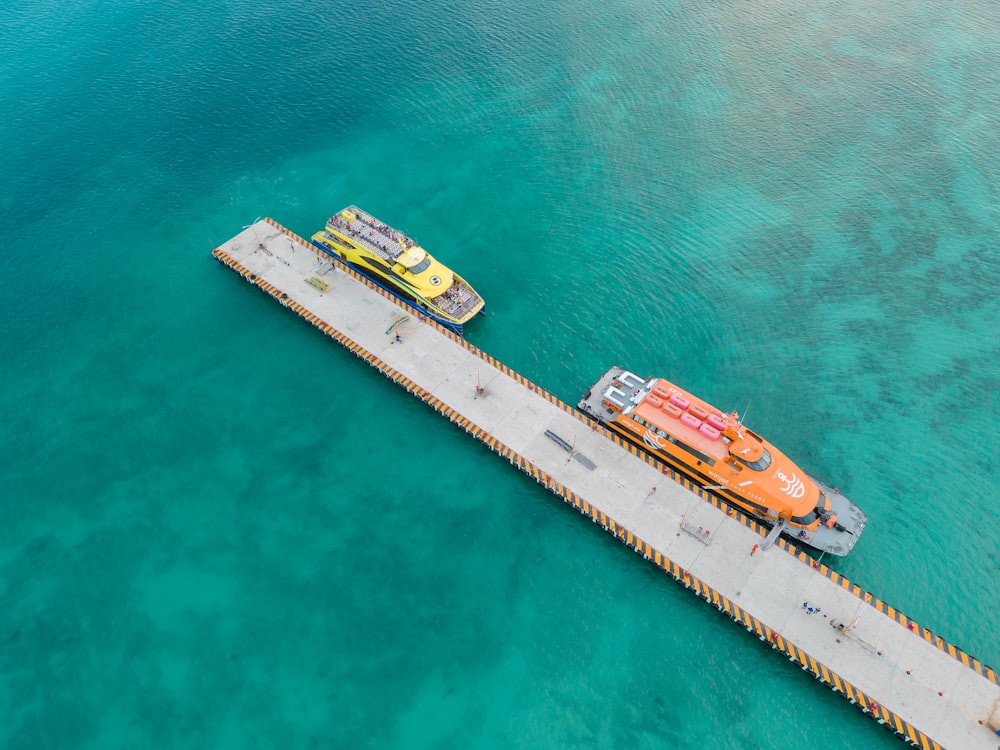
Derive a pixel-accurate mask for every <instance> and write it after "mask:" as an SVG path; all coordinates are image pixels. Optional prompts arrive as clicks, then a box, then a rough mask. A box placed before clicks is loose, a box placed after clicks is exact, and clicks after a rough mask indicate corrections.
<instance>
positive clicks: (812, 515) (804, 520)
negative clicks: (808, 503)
mask: <svg viewBox="0 0 1000 750" xmlns="http://www.w3.org/2000/svg"><path fill="white" fill-rule="evenodd" d="M817 518H819V514H818V513H817V512H816V511H815V510H811V511H809V512H808V513H806V514H805V515H804V516H792V523H799V524H802V525H803V526H808V525H809V524H811V523H812V522H813V521H815V520H816V519H817Z"/></svg>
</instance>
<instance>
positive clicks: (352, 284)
mask: <svg viewBox="0 0 1000 750" xmlns="http://www.w3.org/2000/svg"><path fill="white" fill-rule="evenodd" d="M213 254H214V256H215V257H216V258H217V259H218V260H219V261H220V262H222V263H223V264H225V265H226V266H228V267H229V268H231V269H232V270H234V271H235V272H237V273H238V274H239V275H240V276H242V277H243V278H244V279H245V280H247V281H248V282H250V283H251V284H253V285H255V286H256V287H258V288H259V289H260V290H261V291H263V292H265V293H266V294H268V295H269V296H271V297H273V298H274V299H275V300H276V301H277V302H279V303H280V304H282V305H283V306H285V307H287V308H288V309H290V310H291V311H293V312H294V313H296V314H297V315H299V316H301V317H302V318H304V319H305V320H306V321H307V322H309V323H311V324H312V325H313V326H315V327H316V328H318V329H319V330H320V331H322V332H323V333H324V334H326V335H327V336H329V337H330V338H332V339H333V340H334V341H336V342H337V343H338V344H340V345H341V346H343V347H344V348H345V349H347V350H348V351H350V352H352V353H353V354H355V355H356V356H358V357H359V358H360V359H362V360H363V361H365V362H366V363H368V364H369V365H371V366H372V367H373V368H375V369H376V370H378V371H379V372H381V373H382V374H383V375H385V376H386V377H388V378H389V379H391V380H392V381H393V382H395V383H397V384H398V385H400V386H401V387H402V388H404V389H405V390H406V391H407V392H409V393H411V394H413V395H414V396H415V397H417V398H419V399H421V400H422V401H423V402H425V403H426V404H427V405H428V406H430V407H431V408H432V409H434V410H435V411H437V412H438V413H440V414H441V415H443V416H445V417H446V418H448V419H449V420H450V421H452V422H453V423H454V424H456V425H457V426H459V427H460V428H461V429H463V430H465V431H466V432H468V433H469V434H470V435H472V436H473V437H475V438H476V439H477V440H479V441H480V442H482V443H483V444H484V445H486V446H487V447H488V448H489V449H490V450H492V451H494V452H495V453H497V454H498V455H500V456H501V457H503V458H504V459H505V460H507V461H509V462H510V463H511V464H513V465H514V466H516V467H517V468H518V469H520V470H521V471H523V472H525V473H526V474H528V475H529V476H531V477H532V478H534V479H535V480H536V481H538V482H539V483H540V484H542V485H543V486H545V487H546V488H547V489H549V490H550V491H551V492H553V493H554V494H556V495H558V496H559V497H561V498H562V499H563V500H564V501H565V502H567V503H569V504H570V505H571V506H573V507H574V508H576V509H577V510H578V511H579V512H580V513H581V514H582V515H584V516H586V517H588V518H590V519H591V520H592V521H593V522H594V523H598V524H600V525H601V526H602V527H603V528H604V529H606V530H607V531H608V532H609V533H611V534H612V535H614V536H615V537H616V538H617V539H619V540H620V541H621V542H623V543H624V544H626V545H627V546H628V547H630V548H631V549H633V550H634V551H636V552H637V553H639V554H640V555H642V556H643V557H644V558H645V559H647V560H648V561H649V562H650V563H651V564H653V565H656V566H657V567H658V568H660V569H662V570H663V571H664V572H665V573H667V574H668V575H669V576H671V577H672V578H673V579H674V580H676V581H677V582H678V583H680V584H682V585H684V586H685V587H686V588H688V589H690V590H691V591H693V592H694V593H695V594H697V595H698V596H699V597H701V598H702V599H704V600H705V601H707V602H709V603H710V604H711V605H713V606H714V607H716V608H717V609H718V610H719V611H721V612H723V613H725V614H726V615H727V616H728V617H730V618H731V619H733V620H734V621H736V622H737V623H739V624H740V625H741V626H743V627H744V628H746V629H747V630H748V631H749V632H751V633H753V634H754V635H755V636H756V637H758V638H759V639H761V640H763V641H766V642H768V643H770V644H771V646H772V648H774V649H775V650H776V651H779V652H781V653H782V654H784V655H785V656H786V657H787V658H788V659H790V660H792V661H793V662H795V663H797V664H799V665H801V667H802V669H803V670H805V671H807V672H809V673H810V674H811V675H812V676H813V677H814V678H815V679H817V680H820V681H822V682H823V683H824V684H826V685H828V686H829V687H830V688H831V689H833V690H835V691H836V692H838V693H840V694H841V695H843V696H844V698H846V699H847V700H849V701H850V702H851V703H853V704H854V705H856V706H857V707H858V708H859V709H860V710H861V711H863V712H864V713H865V714H867V715H869V716H870V717H871V718H873V719H875V720H876V721H878V722H879V723H880V724H883V725H885V726H886V728H888V729H889V730H891V731H893V732H894V733H895V734H896V735H897V736H899V737H901V738H902V739H904V740H906V741H907V742H909V743H911V744H913V745H915V746H918V747H921V748H927V749H928V750H930V749H932V748H936V749H941V748H946V749H950V750H980V749H981V750H997V748H998V747H1000V736H998V735H997V731H998V730H1000V679H998V676H997V674H996V672H995V671H994V670H993V669H991V668H990V667H987V666H985V665H983V664H982V663H981V662H979V661H978V660H977V659H974V658H973V657H971V656H969V655H968V654H966V653H965V652H963V651H962V650H961V649H959V648H957V647H955V646H953V645H952V644H949V643H947V642H945V641H944V640H943V639H941V638H940V637H938V636H937V635H935V634H934V633H933V632H932V631H931V630H930V629H929V628H927V627H925V626H923V625H921V624H920V623H917V622H914V621H913V620H911V619H909V618H908V617H907V616H906V615H904V614H902V613H901V612H899V611H897V610H895V609H894V608H892V607H890V606H889V605H887V604H886V603H884V602H882V601H881V600H879V599H878V598H876V597H875V596H873V595H872V594H871V593H870V592H867V591H865V590H864V589H862V588H861V587H860V586H858V585H856V584H854V583H852V582H851V581H848V580H847V579H845V578H843V577H842V576H840V575H838V574H837V573H836V572H835V571H832V570H830V569H829V568H827V567H826V566H824V565H821V564H817V563H814V562H813V561H812V559H811V558H810V557H809V556H808V555H806V554H805V553H804V552H802V551H800V550H798V549H796V548H795V547H794V546H793V545H792V544H790V543H789V542H788V541H786V540H785V539H779V540H778V541H777V542H776V543H775V544H773V545H772V546H770V547H769V548H768V549H766V550H764V551H763V552H758V553H757V554H756V555H753V556H751V554H750V551H751V549H752V548H753V546H754V545H755V544H758V545H759V544H761V543H762V538H763V537H764V536H765V535H766V532H767V529H766V528H764V527H762V526H759V525H758V524H757V523H755V522H754V521H753V520H751V519H749V518H747V517H745V516H743V515H742V514H739V513H737V512H735V511H732V510H727V509H726V508H725V507H724V506H720V505H718V504H717V502H718V501H716V500H715V499H714V498H712V497H711V496H710V495H708V494H707V493H705V492H703V491H701V490H700V488H698V487H696V486H693V485H692V484H691V483H689V482H687V481H686V480H684V479H682V478H680V477H677V476H675V475H673V474H672V473H671V472H670V471H669V470H668V469H667V468H666V467H664V466H663V465H661V464H660V463H659V462H657V461H656V460H655V459H651V458H649V457H648V456H646V455H645V454H642V453H641V452H639V451H637V450H636V449H635V448H633V447H631V446H629V445H627V444H625V443H623V442H622V441H620V440H619V439H617V438H616V437H615V436H613V435H612V434H611V433H609V432H607V431H606V430H605V429H604V428H603V427H601V426H599V425H597V424H596V423H594V422H593V421H592V420H590V419H589V418H588V417H586V416H585V415H583V414H581V413H579V412H578V411H576V410H575V409H573V408H572V407H570V406H568V405H566V404H564V403H563V402H562V401H560V400H559V399H558V398H556V397H555V396H553V395H552V394H550V393H548V392H546V391H545V390H544V389H542V388H540V387H539V386H537V385H536V384H534V383H532V382H531V381H529V380H528V379H527V378H525V377H524V376H523V375H520V374H519V373H517V372H514V371H513V370H511V369H510V368H508V367H506V366H505V365H503V364H502V363H500V362H498V361H497V360H496V359H495V358H493V357H491V356H490V355H488V354H486V353H485V352H482V351H480V350H479V349H477V348H476V347H475V346H473V345H472V344H470V343H468V342H466V341H464V340H463V339H462V338H461V337H459V336H456V335H455V334H453V333H451V332H450V331H447V330H446V329H444V328H443V327H441V326H440V325H438V324H437V323H435V322H433V321H431V320H428V319H427V318H425V317H424V316H422V315H421V314H420V313H418V312H417V311H416V310H414V309H413V308H411V307H409V306H407V305H405V304H404V303H402V302H400V301H398V300H396V299H395V298H394V297H392V296H391V295H389V294H387V293H386V292H385V291H384V290H381V289H379V288H378V287H377V286H375V285H374V284H372V283H371V282H369V281H367V280H366V279H364V278H363V277H362V276H360V275H358V274H357V273H355V272H354V271H353V270H352V269H349V268H347V267H346V266H344V265H343V264H341V263H339V261H334V260H333V259H331V258H330V257H329V256H326V255H325V254H318V253H317V251H316V249H315V248H314V247H313V246H312V245H310V244H309V243H308V242H307V241H306V240H304V239H302V238H301V237H299V236H298V235H296V234H294V233H293V232H291V231H289V230H288V229H286V228H284V227H282V226H281V225H279V224H277V223H276V222H273V221H271V220H270V219H268V220H264V221H260V222H257V223H256V224H254V225H253V226H251V227H249V228H247V229H246V230H245V231H243V232H242V233H240V234H239V235H237V236H236V237H234V238H233V239H231V240H229V241H228V242H227V243H225V244H224V245H222V246H221V247H218V248H216V249H215V250H214V251H213ZM396 333H398V334H399V336H400V339H401V341H396ZM609 364H612V363H609ZM806 602H807V603H808V604H804V603H806ZM810 609H811V610H812V611H810Z"/></svg>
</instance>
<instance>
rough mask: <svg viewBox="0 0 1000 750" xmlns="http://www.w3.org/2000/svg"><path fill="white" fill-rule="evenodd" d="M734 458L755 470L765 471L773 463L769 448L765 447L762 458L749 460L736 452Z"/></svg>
mask: <svg viewBox="0 0 1000 750" xmlns="http://www.w3.org/2000/svg"><path fill="white" fill-rule="evenodd" d="M733 458H735V459H736V460H737V461H739V462H740V463H741V464H743V465H744V466H746V467H748V468H750V469H753V470H754V471H764V470H765V469H766V468H767V467H768V466H770V465H771V454H770V453H768V452H767V448H764V452H763V453H761V455H760V458H758V459H757V460H756V461H747V460H745V459H742V458H740V457H739V456H737V455H735V454H734V455H733Z"/></svg>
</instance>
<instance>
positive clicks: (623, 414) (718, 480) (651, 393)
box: [578, 367, 868, 555]
mask: <svg viewBox="0 0 1000 750" xmlns="http://www.w3.org/2000/svg"><path fill="white" fill-rule="evenodd" d="M578 407H579V409H580V410H581V411H583V412H585V413H587V414H589V415H590V416H592V417H594V418H595V419H597V420H598V421H600V422H602V423H604V424H605V425H606V426H607V427H608V428H610V429H611V430H613V431H614V432H616V433H618V434H619V435H621V436H622V437H623V438H625V439H626V440H628V441H629V442H631V443H633V444H634V445H636V446H638V447H639V448H640V449H642V450H644V451H646V452H648V453H650V454H652V455H653V456H655V457H656V458H658V459H660V460H661V461H662V462H664V463H665V464H667V465H668V466H670V467H672V468H673V469H675V470H677V471H678V472H680V473H682V474H684V475H686V476H688V477H690V478H691V479H692V480H694V481H695V482H697V483H699V484H701V485H702V486H703V487H704V488H705V489H707V490H710V491H712V492H714V493H715V494H716V495H718V496H719V497H720V498H722V499H723V500H724V501H725V502H727V503H729V504H730V505H733V506H736V507H738V508H740V509H741V510H743V511H746V512H747V513H749V514H751V515H753V516H755V517H757V518H759V519H760V520H762V521H764V522H766V523H768V524H770V525H780V526H781V527H782V529H781V533H784V534H785V535H787V536H790V537H791V538H793V539H794V540H795V541H797V542H799V543H804V544H806V545H808V546H810V547H813V548H814V549H817V550H820V551H822V552H829V553H831V554H834V555H846V554H847V553H848V552H850V551H851V549H852V548H853V547H854V545H855V543H856V542H857V540H858V537H859V536H860V535H861V532H862V530H863V529H864V527H865V524H866V523H867V521H868V519H867V517H866V516H865V514H864V512H862V510H861V509H860V508H858V506H856V505H855V504H854V503H853V502H851V501H850V500H849V499H848V498H846V497H844V495H842V494H841V493H840V491H839V490H838V489H836V488H835V487H831V486H829V485H827V484H824V483H823V482H820V481H819V480H816V479H813V478H812V477H810V476H809V475H808V474H806V473H805V472H804V471H803V470H802V469H800V468H799V467H798V466H797V465H795V464H794V463H793V462H792V461H791V459H789V458H788V457H787V456H785V454H784V453H782V452H781V451H779V450H778V449H777V448H775V447H774V446H773V445H772V444H771V443H769V442H768V441H766V440H765V439H764V438H762V437H761V436H760V435H758V434H757V433H755V432H753V431H752V430H750V429H748V428H747V427H746V426H745V425H744V424H743V423H742V421H741V420H740V418H739V415H738V414H736V412H733V413H730V414H727V413H724V412H722V411H720V410H719V409H716V408H715V407H713V406H712V405H711V404H708V403H707V402H705V401H702V400H701V399H700V398H698V397H696V396H694V395H692V394H691V393H688V392H687V391H685V390H683V389H681V388H679V387H678V386H676V385H674V384H673V383H670V382H669V381H666V380H663V379H662V378H648V379H644V378H641V377H639V376H638V375H636V374H635V373H632V372H629V371H628V370H624V369H622V368H621V367H613V368H611V369H610V370H609V371H608V372H606V373H605V374H604V375H603V376H602V377H601V379H600V380H598V381H597V383H595V384H594V385H593V386H592V387H591V389H590V390H589V391H588V392H587V393H586V394H585V395H584V397H583V399H582V400H581V401H580V403H579V405H578Z"/></svg>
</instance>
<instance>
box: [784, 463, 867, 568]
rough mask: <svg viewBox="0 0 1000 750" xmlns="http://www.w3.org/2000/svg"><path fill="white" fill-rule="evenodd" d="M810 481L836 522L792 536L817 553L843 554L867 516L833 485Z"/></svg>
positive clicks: (859, 533) (854, 539)
mask: <svg viewBox="0 0 1000 750" xmlns="http://www.w3.org/2000/svg"><path fill="white" fill-rule="evenodd" d="M813 481H814V482H816V484H817V485H819V488H820V491H821V492H823V494H825V495H826V496H827V498H829V500H830V510H831V511H832V512H833V514H834V515H836V517H837V522H836V524H835V525H832V526H825V525H824V526H820V527H819V528H818V529H816V530H815V531H801V532H799V534H798V536H797V537H793V538H795V539H796V541H799V542H802V543H804V544H807V545H808V546H810V547H812V548H813V549H815V550H818V551H820V552H826V553H829V554H831V555H837V556H839V557H843V556H844V555H846V554H848V553H849V552H850V551H851V550H852V549H854V545H855V544H857V543H858V539H859V538H860V537H861V532H862V531H864V530H865V526H866V525H867V523H868V516H866V515H865V512H864V511H863V510H861V508H859V507H858V506H857V505H855V504H854V503H853V502H852V501H851V500H850V498H848V497H846V496H845V495H844V494H843V493H841V492H840V490H838V489H837V488H836V487H830V486H829V485H827V484H824V483H823V482H821V481H819V480H818V479H813Z"/></svg>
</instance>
